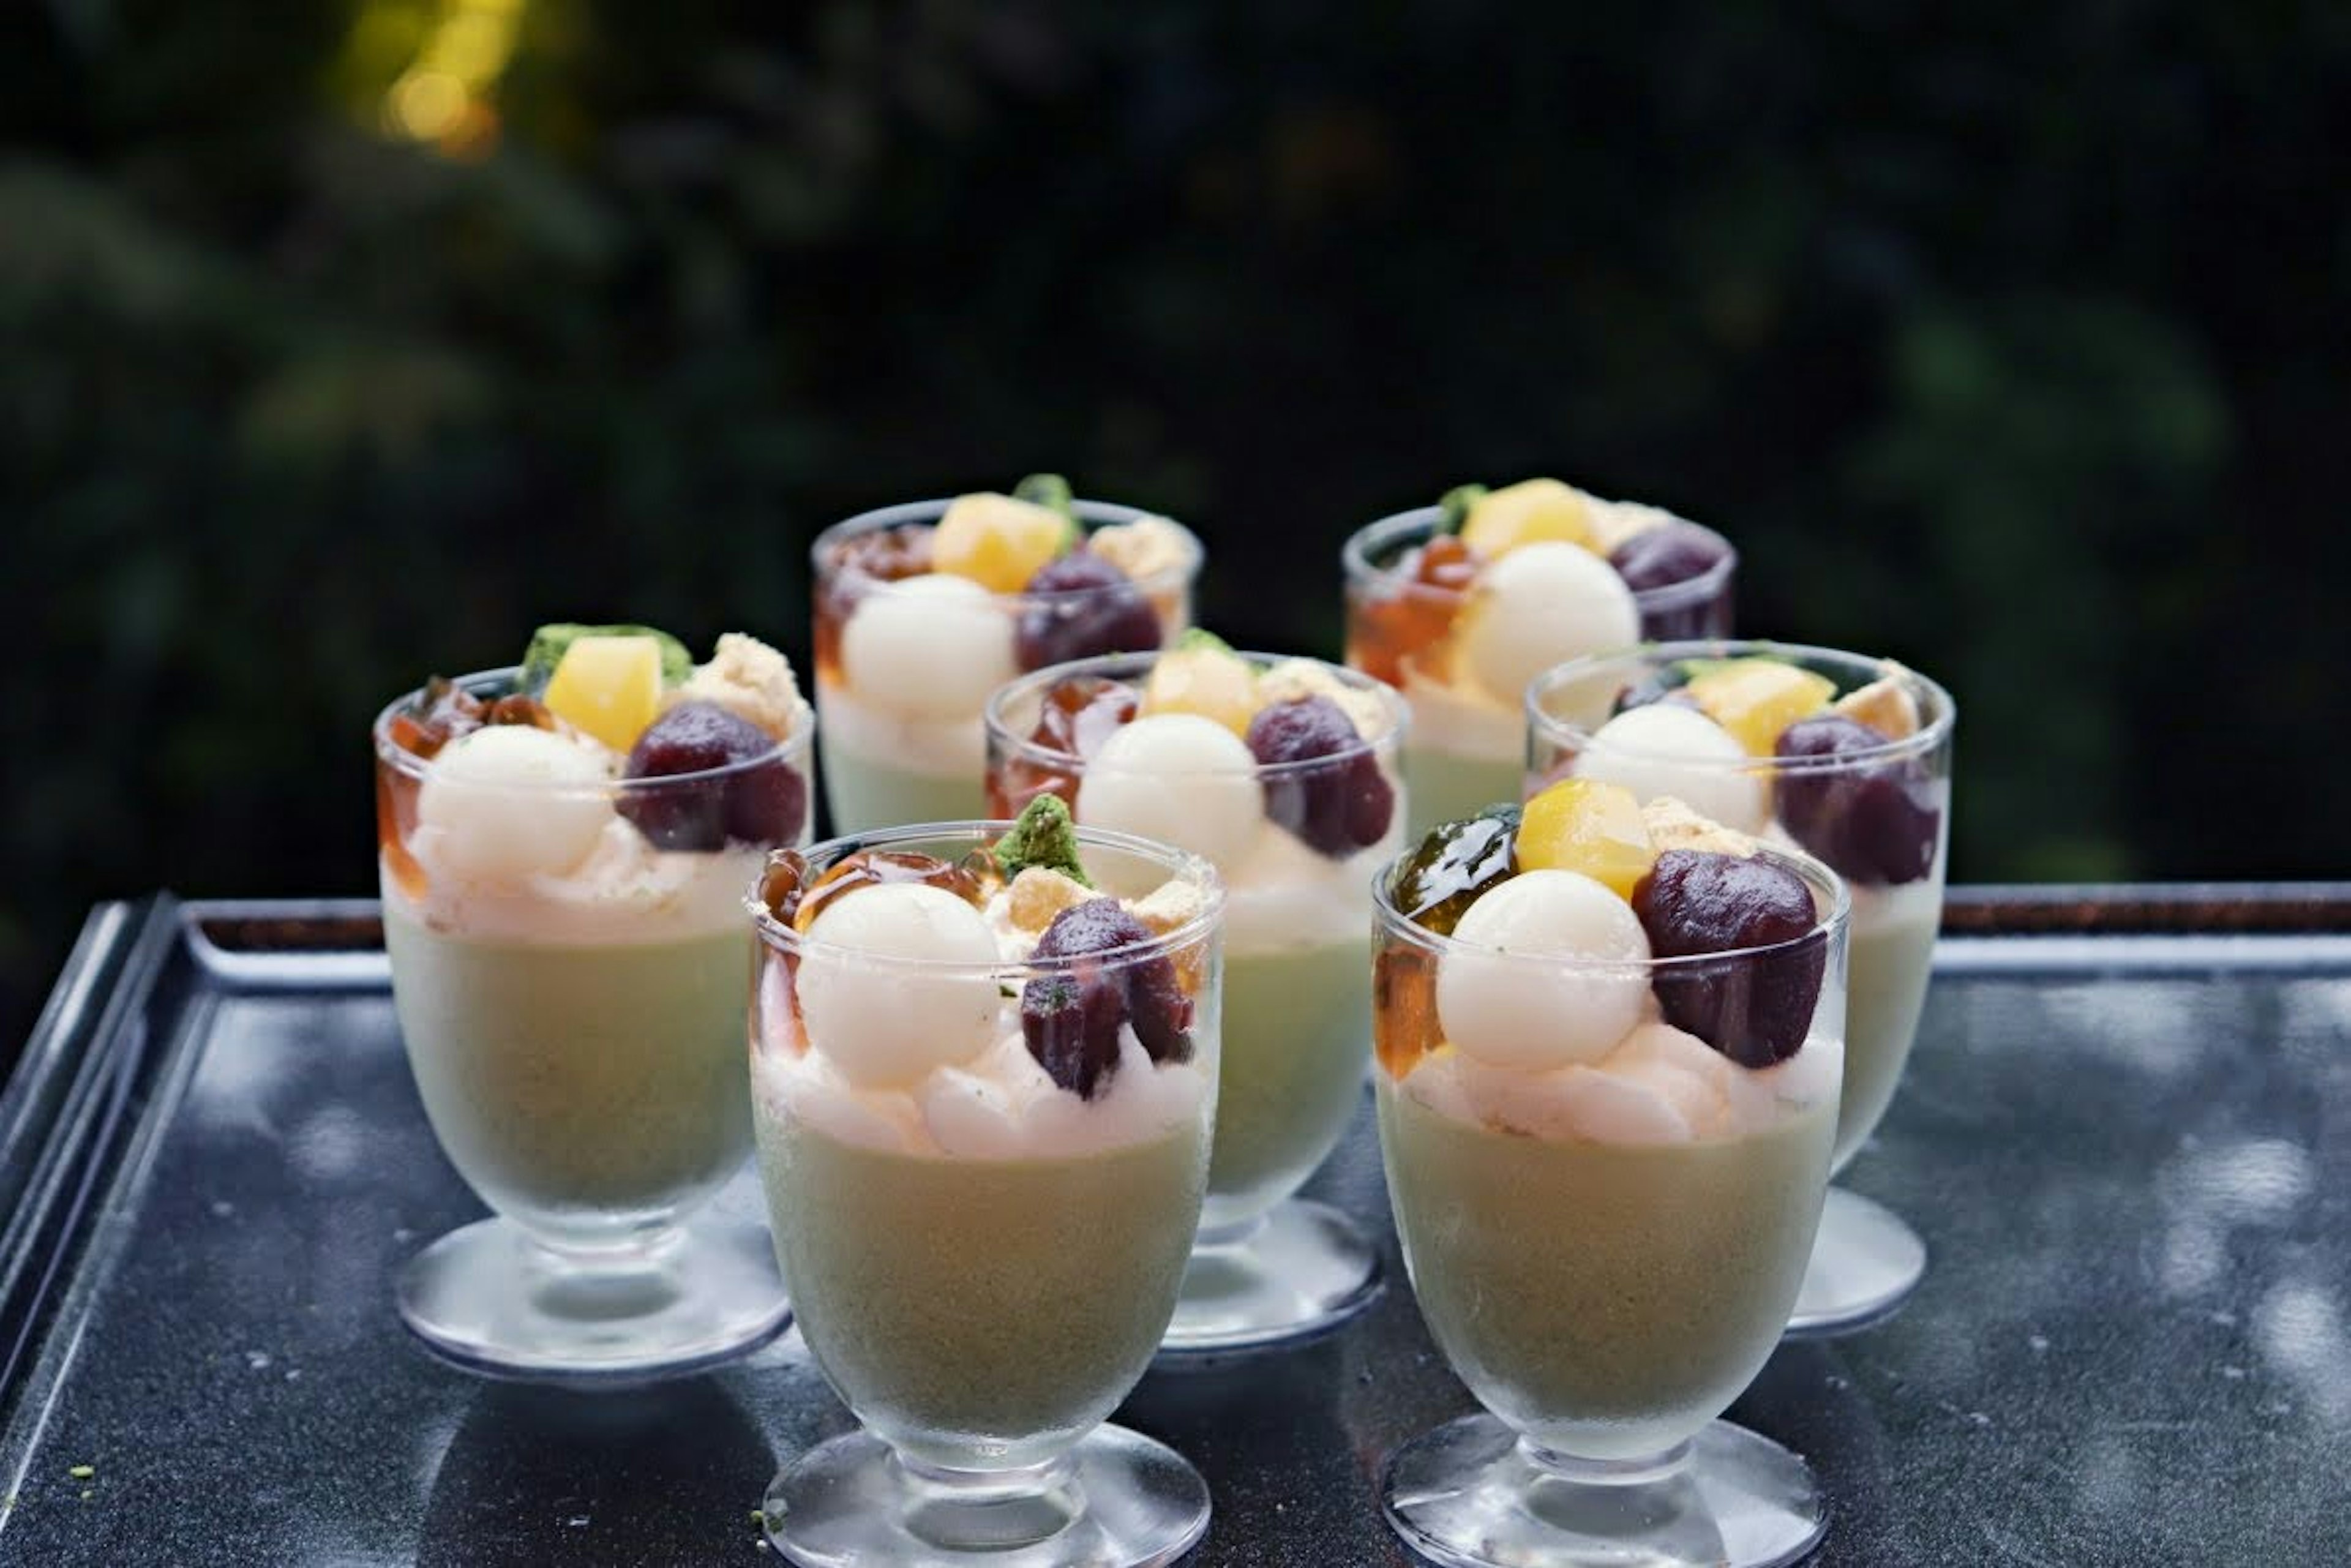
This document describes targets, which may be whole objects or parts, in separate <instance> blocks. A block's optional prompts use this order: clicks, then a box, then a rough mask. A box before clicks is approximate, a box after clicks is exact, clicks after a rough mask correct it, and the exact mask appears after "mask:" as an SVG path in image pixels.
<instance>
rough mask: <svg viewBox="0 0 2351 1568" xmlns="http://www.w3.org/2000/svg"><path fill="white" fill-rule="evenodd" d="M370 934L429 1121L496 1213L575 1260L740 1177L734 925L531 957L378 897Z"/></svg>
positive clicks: (530, 948) (741, 936) (744, 1099)
mask: <svg viewBox="0 0 2351 1568" xmlns="http://www.w3.org/2000/svg"><path fill="white" fill-rule="evenodd" d="M383 928H384V945H385V946H386V948H387V949H388V950H389V952H390V954H391V957H392V999H393V1004H394V1007H395V1009H397V1011H398V1013H399V1017H400V1031H401V1034H402V1038H403V1039H404V1040H406V1041H407V1045H408V1059H409V1063H410V1066H411V1067H412V1069H413V1071H414V1072H415V1076H416V1087H417V1090H418V1092H419V1093H421V1094H422V1095H423V1100H424V1111H425V1114H426V1115H427V1116H429V1117H430V1118H431V1119H432V1123H433V1131H434V1134H436V1135H437V1136H438V1137H439V1139H440V1141H441V1146H442V1148H443V1149H444V1151H445V1152H446V1153H447V1155H448V1156H449V1159H450V1163H452V1164H453V1165H455V1166H456V1167H457V1170H458V1174H459V1175H461V1176H464V1177H465V1180H466V1182H467V1183H468V1184H470V1185H471V1186H473V1188H474V1190H475V1192H477V1193H479V1194H480V1195H481V1197H482V1198H483V1200H484V1201H485V1202H486V1203H488V1204H489V1205H490V1207H493V1208H495V1209H496V1210H497V1211H498V1212H499V1213H501V1214H504V1215H506V1216H507V1217H508V1218H513V1219H516V1220H517V1221H519V1222H521V1223H522V1224H524V1225H525V1226H527V1227H528V1228H530V1229H532V1230H534V1231H537V1232H539V1233H540V1234H542V1235H546V1236H549V1237H550V1238H552V1239H558V1240H561V1241H565V1242H568V1243H570V1244H572V1245H576V1246H595V1245H598V1244H600V1243H601V1244H611V1243H614V1242H618V1241H622V1240H625V1239H628V1238H629V1237H630V1236H632V1235H633V1234H636V1233H640V1232H643V1231H644V1230H647V1229H651V1228H657V1227H659V1226H661V1225H663V1224H664V1223H666V1222H667V1221H668V1220H670V1219H671V1218H674V1215H675V1214H676V1212H677V1211H678V1210H680V1209H682V1208H684V1207H688V1206H690V1205H691V1204H692V1203H694V1202H695V1200H697V1199H699V1198H701V1197H704V1196H705V1195H706V1194H708V1193H709V1192H711V1191H713V1190H715V1189H716V1187H717V1186H719V1185H720V1184H721V1183H723V1182H724V1181H726V1178H727V1176H730V1175H731V1174H733V1172H734V1171H735V1169H736V1168H737V1166H740V1165H741V1164H742V1162H743V1157H744V1155H746V1154H747V1152H748V1151H749V1148H750V1142H751V1113H750V1090H749V1085H748V1083H747V1082H746V1079H745V1075H744V1071H743V1044H744V1040H745V1036H746V1024H745V1012H746V1009H747V1000H748V988H749V976H750V967H751V942H750V936H749V934H748V933H747V931H746V930H745V928H744V927H743V925H742V924H741V923H740V922H739V921H734V920H730V921H728V922H727V923H726V924H725V925H720V926H717V927H716V928H713V929H709V930H706V931H705V932H703V933H702V934H700V935H691V936H676V937H665V938H661V939H655V940H648V941H633V942H632V941H616V942H566V943H561V944H557V943H545V944H540V943H531V942H523V941H517V940H511V939H495V940H494V939H487V938H484V937H478V936H455V935H445V934H443V933H440V932H436V931H433V930H430V929H428V928H427V927H426V926H424V925H422V924H421V923H419V922H418V921H417V919H416V918H415V916H414V915H412V914H410V913H408V912H407V911H406V910H405V909H404V908H403V907H402V901H401V900H400V899H398V898H395V897H387V898H386V899H385V901H384V908H383Z"/></svg>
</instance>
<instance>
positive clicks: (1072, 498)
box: [1012, 474, 1078, 524]
mask: <svg viewBox="0 0 2351 1568" xmlns="http://www.w3.org/2000/svg"><path fill="white" fill-rule="evenodd" d="M1012 498H1013V499H1014V500H1016V501H1026V502H1028V503H1029V505H1030V506H1032V507H1044V508H1045V509H1046V510H1047V511H1051V512H1059V513H1061V516H1063V517H1067V518H1069V519H1070V521H1071V523H1072V524H1075V523H1076V521H1077V518H1078V498H1077V497H1076V495H1075V494H1074V493H1073V492H1072V491H1071V489H1070V482H1069V481H1068V480H1067V479H1064V478H1063V477H1061V476H1060V475H1059V474H1031V475H1029V476H1028V477H1027V478H1025V479H1023V480H1021V481H1020V483H1019V484H1018V485H1015V486H1012Z"/></svg>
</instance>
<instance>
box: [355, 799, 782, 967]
mask: <svg viewBox="0 0 2351 1568" xmlns="http://www.w3.org/2000/svg"><path fill="white" fill-rule="evenodd" d="M445 838H446V833H445V831H444V830H443V829H440V828H434V827H429V826H426V827H419V828H418V829H416V831H414V832H413V833H412V834H411V835H410V836H409V840H408V851H409V853H410V854H411V855H412V856H413V857H414V859H415V861H416V862H417V863H418V864H419V865H421V866H422V867H423V869H424V874H425V891H424V893H423V896H421V897H415V896H412V895H411V894H409V893H408V891H407V890H406V889H405V888H403V887H402V885H401V883H400V879H399V878H398V877H397V876H395V875H394V874H393V873H392V870H391V868H390V866H389V865H385V866H383V868H382V873H381V881H382V884H383V896H384V900H385V902H387V903H391V904H398V905H399V906H400V907H401V909H402V912H403V913H405V914H407V915H411V916H412V917H413V918H414V919H415V920H416V921H417V922H418V923H419V924H421V925H423V926H425V927H426V928H427V929H428V930H432V931H436V932H439V933H441V934H442V935H444V936H471V937H477V938H480V939H482V940H485V941H507V942H527V943H535V944H541V945H545V946H569V945H581V946H586V945H597V946H605V945H611V944H619V943H634V942H666V941H674V940H677V939H679V938H681V937H686V936H703V935H705V934H708V933H710V932H713V931H717V930H722V929H724V928H726V927H727V926H730V925H738V924H740V923H741V921H742V918H743V894H744V892H745V890H746V889H747V888H749V887H750V886H751V884H752V883H753V882H754V881H755V880H757V878H758V874H759V868H760V866H761V865H762V864H763V863H764V862H765V861H766V859H767V851H766V850H764V849H762V848H759V847H758V846H746V847H744V848H741V849H733V850H721V851H716V852H710V853H706V854H689V853H684V852H674V851H665V850H658V849H655V848H654V847H653V845H652V844H651V843H649V842H647V841H646V840H645V837H644V835H643V834H642V833H640V832H638V831H636V829H634V828H632V827H631V826H630V825H629V824H628V823H627V822H626V821H622V818H621V816H620V815H619V813H617V812H615V813H613V815H612V818H611V821H609V822H607V823H606V824H605V825H604V826H603V828H602V829H601V831H599V832H598V833H597V835H596V839H595V842H594V846H593V847H592V848H591V849H590V851H589V852H588V855H587V858H586V859H584V860H583V861H581V862H580V863H579V864H578V865H576V866H574V867H573V868H571V869H570V870H569V871H567V872H564V873H559V874H557V873H545V872H535V873H526V874H524V875H522V876H519V877H515V878H485V877H480V876H476V875H474V874H472V873H471V872H470V871H469V869H467V868H466V867H465V866H463V865H461V864H457V863H453V857H451V856H450V855H448V854H447V853H446V852H445V843H444V841H445Z"/></svg>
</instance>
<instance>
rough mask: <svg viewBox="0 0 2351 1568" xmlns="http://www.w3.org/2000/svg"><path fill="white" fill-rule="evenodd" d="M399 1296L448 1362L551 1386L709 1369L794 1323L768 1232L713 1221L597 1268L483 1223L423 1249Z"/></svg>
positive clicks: (415, 1328) (410, 1321) (510, 1229)
mask: <svg viewBox="0 0 2351 1568" xmlns="http://www.w3.org/2000/svg"><path fill="white" fill-rule="evenodd" d="M399 1301H400V1319H401V1322H404V1323H406V1324H407V1325H408V1328H409V1331H410V1332H411V1333H413V1334H415V1335H416V1337H417V1338H418V1339H420V1340H422V1341H423V1343H424V1345H425V1347H426V1348H427V1349H429V1350H431V1351H432V1352H433V1353H434V1354H435V1355H438V1356H440V1357H441V1358H442V1359H444V1360H445V1361H449V1362H453V1363H455V1364H456V1365H458V1366H461V1367H463V1368H465V1370H466V1371H468V1372H478V1373H483V1374H486V1375H489V1376H493V1377H509V1378H517V1379H522V1380H527V1381H531V1382H546V1383H581V1384H627V1383H643V1382H649V1381H651V1380H653V1379H654V1378H659V1377H674V1376H679V1375H684V1374H686V1373H691V1372H699V1371H702V1370H704V1369H705V1368H708V1367H711V1366H714V1365H716V1364H718V1363H720V1362H724V1361H727V1360H731V1359H732V1358H734V1357H735V1356H737V1355H740V1354H744V1353H745V1352H747V1351H751V1350H756V1349H758V1347H759V1346H760V1345H763V1344H765V1343H768V1341H769V1340H771V1339H773V1338H775V1337H776V1335H778V1334H779V1333H782V1332H783V1330H784V1325H785V1324H786V1323H788V1322H790V1321H791V1309H790V1307H789V1303H787V1302H786V1301H785V1300H784V1284H783V1281H782V1279H781V1278H780V1277H779V1276H778V1273H777V1271H776V1255H775V1250H774V1249H773V1248H772V1247H771V1246H769V1244H768V1236H767V1232H766V1231H764V1230H762V1229H760V1228H758V1227H757V1226H754V1225H747V1224H743V1223H741V1222H739V1221H732V1220H728V1219H726V1218H724V1217H723V1216H719V1215H716V1214H709V1213H705V1214H703V1215H698V1216H696V1217H695V1223H692V1224H688V1225H684V1226H681V1227H680V1228H677V1229H675V1230H673V1231H671V1232H670V1233H669V1234H668V1235H666V1236H664V1237H661V1238H659V1239H654V1240H653V1241H650V1242H648V1243H647V1244H646V1245H645V1246H643V1247H642V1248H638V1249H628V1250H625V1251H621V1252H616V1253H613V1254H610V1255H602V1254H599V1255H594V1256H592V1257H590V1258H589V1259H586V1260H583V1259H581V1258H580V1256H578V1255H576V1254H567V1253H560V1252H557V1251H554V1250H553V1249H549V1248H547V1247H545V1246H542V1245H541V1244H539V1243H538V1242H537V1241H535V1240H533V1239H531V1238H530V1237H529V1236H528V1234H527V1233H526V1232H524V1231H523V1230H522V1229H521V1228H519V1227H517V1226H516V1225H514V1224H511V1223H510V1222H508V1221H507V1220H504V1219H485V1220H482V1221H480V1222H479V1223H477V1224H474V1225H468V1226H466V1227H465V1228H463V1229H462V1230H453V1231H451V1232H450V1233H449V1234H448V1235H446V1236H444V1237H443V1238H441V1239H440V1240H438V1241H435V1242H434V1243H433V1245H432V1246H430V1247H427V1248H426V1249H424V1250H423V1251H422V1252H420V1253H418V1254H417V1255H416V1257H415V1258H414V1259H413V1260H411V1261H410V1263H409V1265H408V1267H407V1268H406V1269H405V1270H402V1273H401V1277H400V1291H399Z"/></svg>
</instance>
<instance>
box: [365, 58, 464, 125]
mask: <svg viewBox="0 0 2351 1568" xmlns="http://www.w3.org/2000/svg"><path fill="white" fill-rule="evenodd" d="M473 97H474V95H473V94H472V93H471V92H468V91H467V90H466V89H465V83H464V82H462V81H460V80H459V79H458V78H455V77H454V76H452V75H450V74H449V73H448V72H447V71H435V70H418V69H416V68H413V67H412V68H409V69H408V70H406V71H403V72H402V73H401V77H400V79H399V80H398V81H396V82H394V83H392V91H391V92H389V93H388V94H386V95H385V98H384V105H385V108H386V109H387V110H390V112H391V116H392V125H393V127H394V128H395V129H397V130H399V131H401V132H402V134H404V135H408V136H413V137H414V138H415V139H416V140H417V141H440V140H441V138H442V137H444V136H445V135H447V134H448V133H449V131H451V130H453V129H455V126H456V124H457V122H458V121H459V120H463V119H464V118H465V106H466V105H467V104H469V103H470V102H472V101H473Z"/></svg>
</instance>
